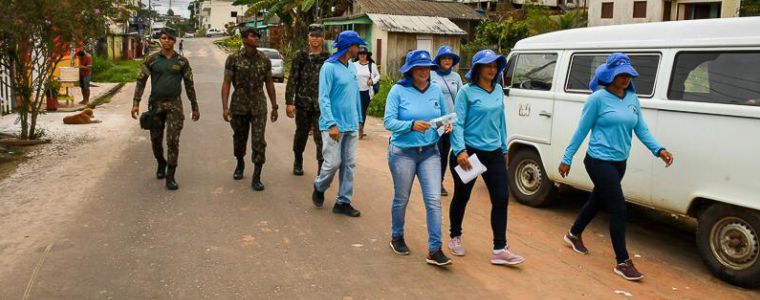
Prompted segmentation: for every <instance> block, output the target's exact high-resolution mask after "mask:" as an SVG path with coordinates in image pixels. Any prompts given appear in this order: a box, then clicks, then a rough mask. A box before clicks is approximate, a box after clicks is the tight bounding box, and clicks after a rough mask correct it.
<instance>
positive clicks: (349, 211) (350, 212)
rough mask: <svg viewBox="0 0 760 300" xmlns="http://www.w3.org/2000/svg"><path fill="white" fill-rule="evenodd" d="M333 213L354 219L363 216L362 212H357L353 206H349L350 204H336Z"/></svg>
mask: <svg viewBox="0 0 760 300" xmlns="http://www.w3.org/2000/svg"><path fill="white" fill-rule="evenodd" d="M323 199H324V198H323ZM333 212H334V213H336V214H343V215H347V216H349V217H354V218H356V217H358V216H360V215H361V214H362V213H361V212H360V211H358V210H356V209H355V208H354V207H353V206H351V204H348V203H342V204H338V203H335V206H333Z"/></svg>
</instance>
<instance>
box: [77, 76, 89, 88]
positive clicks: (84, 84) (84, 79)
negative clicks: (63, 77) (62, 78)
mask: <svg viewBox="0 0 760 300" xmlns="http://www.w3.org/2000/svg"><path fill="white" fill-rule="evenodd" d="M79 87H80V88H82V89H83V90H88V91H89V90H90V76H81V77H79Z"/></svg>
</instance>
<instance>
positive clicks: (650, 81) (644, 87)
mask: <svg viewBox="0 0 760 300" xmlns="http://www.w3.org/2000/svg"><path fill="white" fill-rule="evenodd" d="M610 54H611V53H594V54H574V55H573V57H572V62H571V63H570V72H569V75H568V78H567V84H566V86H565V91H566V92H570V93H585V94H588V93H591V90H589V88H588V84H589V82H590V81H591V79H592V78H594V73H595V72H596V68H597V67H599V66H601V65H603V64H605V63H606V61H607V56H609V55H610ZM628 56H629V57H630V58H631V65H633V68H634V69H636V72H639V77H637V78H634V79H633V85H634V86H635V87H636V94H638V95H639V96H640V97H644V98H647V97H651V96H653V95H654V84H655V81H656V79H657V69H658V67H659V65H660V55H659V54H654V53H651V54H639V53H632V54H628Z"/></svg>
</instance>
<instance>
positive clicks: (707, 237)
mask: <svg viewBox="0 0 760 300" xmlns="http://www.w3.org/2000/svg"><path fill="white" fill-rule="evenodd" d="M758 234H760V213H759V212H757V211H754V210H751V209H746V208H741V207H736V206H731V205H724V204H715V205H712V206H710V207H709V208H707V209H706V210H705V211H704V213H702V215H700V216H699V223H698V225H697V248H698V249H699V253H700V254H701V255H702V259H703V260H704V262H705V264H706V265H707V268H708V269H710V272H712V273H713V275H715V276H716V277H718V278H720V279H722V280H724V281H726V282H728V283H731V284H734V285H737V286H741V287H745V288H755V287H760V237H759V236H758ZM726 239H730V240H731V245H725V244H723V243H720V242H719V241H721V240H723V241H725V240H726ZM724 243H725V242H724ZM737 243H738V244H737Z"/></svg>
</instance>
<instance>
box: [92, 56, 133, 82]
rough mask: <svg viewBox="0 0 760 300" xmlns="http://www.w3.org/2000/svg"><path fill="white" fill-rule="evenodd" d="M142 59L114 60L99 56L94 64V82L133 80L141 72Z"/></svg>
mask: <svg viewBox="0 0 760 300" xmlns="http://www.w3.org/2000/svg"><path fill="white" fill-rule="evenodd" d="M140 65H142V60H118V61H115V62H112V61H110V60H108V59H105V58H99V59H97V60H96V63H94V64H93V68H92V69H93V74H94V75H93V76H92V81H93V82H116V83H122V82H133V81H135V80H137V75H138V74H139V73H140Z"/></svg>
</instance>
